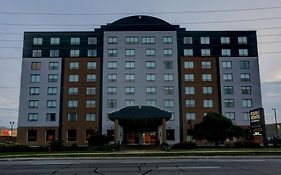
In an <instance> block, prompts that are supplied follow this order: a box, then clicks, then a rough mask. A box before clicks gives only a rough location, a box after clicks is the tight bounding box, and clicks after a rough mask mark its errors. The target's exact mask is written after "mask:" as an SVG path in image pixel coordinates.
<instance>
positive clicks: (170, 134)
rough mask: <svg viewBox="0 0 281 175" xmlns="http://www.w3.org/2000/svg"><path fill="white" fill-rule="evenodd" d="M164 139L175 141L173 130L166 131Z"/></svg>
mask: <svg viewBox="0 0 281 175" xmlns="http://www.w3.org/2000/svg"><path fill="white" fill-rule="evenodd" d="M166 138H167V140H175V130H174V129H167V130H166Z"/></svg>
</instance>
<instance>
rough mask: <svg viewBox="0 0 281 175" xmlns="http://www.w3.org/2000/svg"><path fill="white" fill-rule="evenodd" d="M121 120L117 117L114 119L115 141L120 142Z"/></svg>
mask: <svg viewBox="0 0 281 175" xmlns="http://www.w3.org/2000/svg"><path fill="white" fill-rule="evenodd" d="M118 131H119V120H118V119H115V120H114V143H115V144H118V140H119V132H118Z"/></svg>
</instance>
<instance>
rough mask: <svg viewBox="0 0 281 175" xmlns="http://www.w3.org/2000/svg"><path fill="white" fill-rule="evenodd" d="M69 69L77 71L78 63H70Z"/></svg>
mask: <svg viewBox="0 0 281 175" xmlns="http://www.w3.org/2000/svg"><path fill="white" fill-rule="evenodd" d="M69 69H79V62H70V63H69Z"/></svg>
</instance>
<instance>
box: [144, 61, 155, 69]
mask: <svg viewBox="0 0 281 175" xmlns="http://www.w3.org/2000/svg"><path fill="white" fill-rule="evenodd" d="M146 68H147V69H155V68H156V62H155V61H146Z"/></svg>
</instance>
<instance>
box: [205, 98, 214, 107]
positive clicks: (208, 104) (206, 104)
mask: <svg viewBox="0 0 281 175" xmlns="http://www.w3.org/2000/svg"><path fill="white" fill-rule="evenodd" d="M203 106H204V108H212V107H213V100H204V101H203Z"/></svg>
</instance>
